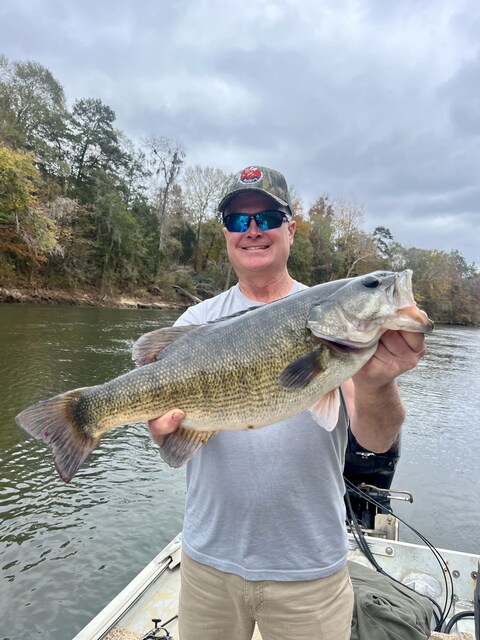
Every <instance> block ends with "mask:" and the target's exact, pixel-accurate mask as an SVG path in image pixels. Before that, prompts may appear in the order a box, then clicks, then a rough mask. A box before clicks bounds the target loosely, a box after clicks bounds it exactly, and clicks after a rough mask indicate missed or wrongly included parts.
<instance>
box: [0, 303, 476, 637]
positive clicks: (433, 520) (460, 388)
mask: <svg viewBox="0 0 480 640" xmlns="http://www.w3.org/2000/svg"><path fill="white" fill-rule="evenodd" d="M0 315H1V321H2V332H1V333H0V349H1V351H2V353H3V354H4V366H3V367H2V369H1V370H0V384H1V388H2V395H1V396H0V409H1V411H0V520H1V523H2V524H1V533H0V566H1V567H2V575H3V578H4V579H3V580H2V582H1V583H0V599H1V602H2V608H3V614H2V620H1V623H0V628H1V631H2V634H1V637H3V638H11V639H12V640H13V639H15V640H17V638H19V637H22V635H24V633H25V631H26V629H27V628H28V630H29V633H30V634H31V635H33V636H35V635H39V636H40V635H42V636H47V637H48V638H50V639H51V640H65V639H66V638H71V637H73V635H75V633H76V632H77V631H78V630H79V629H80V628H81V627H82V626H83V625H84V624H86V623H87V622H88V620H89V619H90V618H91V617H92V616H93V615H94V614H95V613H96V612H98V611H99V610H100V609H101V608H102V607H103V606H104V605H105V604H106V603H107V602H108V601H109V600H110V599H111V598H112V597H113V596H114V595H116V593H118V591H119V590H120V589H121V588H122V587H123V586H124V585H125V584H126V583H127V582H128V581H129V580H130V579H131V578H132V577H133V576H134V575H135V574H136V573H137V572H138V571H139V570H140V569H141V568H142V567H143V566H144V565H145V564H146V563H147V562H148V561H149V560H151V558H152V557H153V556H154V555H155V554H156V553H157V552H158V551H159V550H160V549H161V547H162V546H164V545H165V544H166V543H167V542H168V541H169V540H170V539H171V538H173V536H174V535H176V533H177V532H178V531H179V530H180V528H181V523H182V514H183V501H184V470H183V469H177V470H173V469H170V468H169V467H167V466H166V465H165V464H163V463H162V462H161V461H160V459H159V455H158V451H157V447H156V446H155V445H154V444H153V443H152V440H151V438H150V436H149V435H148V432H147V430H146V427H145V426H144V425H131V426H130V427H128V428H125V429H121V430H118V431H116V432H112V433H110V434H108V435H107V436H106V437H105V438H104V440H103V441H102V442H101V444H100V446H99V447H98V448H97V449H96V450H95V451H94V452H93V453H92V455H91V456H90V459H89V461H87V463H86V464H85V465H84V466H83V467H82V469H81V470H80V472H79V473H78V474H77V476H76V477H75V478H74V480H73V481H72V483H70V484H68V485H65V484H64V483H63V482H62V481H61V480H60V479H59V478H58V476H57V474H56V473H55V471H54V467H53V461H52V456H51V452H50V449H48V448H46V447H45V446H44V445H42V444H41V443H39V442H36V441H34V440H32V439H30V438H28V437H26V436H25V434H23V432H22V431H21V430H20V429H18V428H17V427H16V425H15V424H14V417H15V415H16V414H17V413H18V412H19V411H20V410H21V409H23V408H25V407H26V406H28V405H30V404H31V403H32V402H34V401H35V400H39V399H43V398H46V397H49V396H51V395H54V394H57V393H59V392H62V391H65V390H67V389H72V388H75V387H81V386H85V385H89V384H94V383H99V382H103V381H104V380H106V379H109V378H112V377H114V376H116V375H119V374H120V373H123V372H125V371H127V370H128V369H130V368H132V362H131V355H130V354H131V347H132V344H133V342H134V340H135V339H136V338H137V337H138V336H139V335H141V334H142V333H145V332H147V331H151V330H152V329H155V328H157V327H158V326H166V325H169V324H172V322H173V321H174V320H175V318H176V315H177V314H175V313H171V312H159V311H148V310H138V311H137V310H135V311H130V310H107V309H89V308H86V309H85V308H83V309H82V308H71V307H68V308H59V307H40V306H32V307H26V306H22V307H20V306H18V307H15V306H8V305H6V306H3V307H1V306H0ZM428 345H429V350H428V354H427V356H426V357H425V359H424V361H423V362H422V363H421V365H420V366H419V367H418V369H417V370H415V371H413V372H410V373H409V374H407V375H405V376H403V377H402V380H401V385H402V391H403V395H404V397H405V399H406V403H407V406H408V411H409V415H408V419H407V422H406V425H405V429H404V437H403V444H402V457H401V460H400V463H399V466H398V472H397V476H396V478H395V486H396V487H398V488H405V489H409V490H411V491H413V493H414V495H415V501H414V504H413V505H399V507H398V511H399V512H401V514H402V515H403V516H404V517H405V518H406V519H407V520H409V521H411V522H412V524H413V525H414V526H415V527H416V528H417V529H419V530H420V531H422V533H425V534H426V535H427V537H430V538H431V539H432V541H434V542H435V543H436V544H438V545H439V546H443V547H453V548H456V549H460V550H475V551H477V552H478V551H479V549H478V541H477V531H478V529H479V527H480V513H479V512H480V507H478V506H477V502H478V501H477V490H476V489H477V488H476V474H477V468H478V452H479V451H480V429H479V428H478V426H479V425H478V416H479V415H480V406H479V398H480V393H479V391H480V389H479V380H480V357H479V356H480V331H479V330H478V329H477V330H468V329H456V328H447V327H440V328H437V329H436V330H435V332H434V333H433V334H432V335H431V336H429V338H428ZM452 521H453V522H455V523H457V524H456V526H455V527H453V528H452V527H451V525H450V523H451V522H452ZM458 523H461V526H458Z"/></svg>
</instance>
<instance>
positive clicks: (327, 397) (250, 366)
mask: <svg viewBox="0 0 480 640" xmlns="http://www.w3.org/2000/svg"><path fill="white" fill-rule="evenodd" d="M411 275H412V272H411V271H409V270H406V271H403V272H402V273H392V272H375V273H371V274H369V275H365V276H360V277H357V278H348V279H345V280H337V281H334V282H328V283H325V284H320V285H317V286H315V287H311V288H310V289H306V290H304V291H301V292H299V293H295V294H293V295H291V296H289V297H287V298H283V299H282V300H278V301H277V302H272V303H270V304H267V305H264V306H261V307H258V308H255V309H252V310H249V311H247V312H245V313H243V314H239V315H237V316H232V317H230V318H225V319H223V320H220V321H218V322H213V323H209V324H206V325H201V326H187V327H173V328H166V329H159V330H157V331H152V332H151V333H148V334H146V335H144V336H142V337H141V338H140V339H139V340H138V341H137V342H136V343H135V345H134V348H133V358H134V360H135V361H136V362H137V364H138V365H139V368H137V369H134V370H132V371H130V372H129V373H126V374H125V375H122V376H120V377H118V378H115V379H114V380H111V381H109V382H106V383H104V384H100V385H97V386H93V387H85V388H82V389H75V390H73V391H68V392H66V393H63V394H61V395H58V396H55V397H54V398H51V399H50V400H45V401H42V402H39V403H38V404H35V405H33V406H31V407H29V408H28V409H25V410H24V411H22V413H20V414H19V415H18V416H17V418H16V420H17V423H18V424H19V426H20V427H22V428H23V429H25V431H27V432H28V433H29V434H30V435H32V436H33V437H34V438H37V439H38V440H44V441H45V442H47V443H48V444H50V445H51V446H52V448H53V451H54V457H55V466H56V468H57V471H58V473H59V475H60V476H61V477H62V479H63V480H64V481H65V482H69V481H70V480H71V479H72V477H73V476H74V475H75V473H76V472H77V470H78V468H79V467H80V466H81V464H82V463H83V462H84V460H85V458H86V457H87V456H88V455H89V453H90V452H91V451H92V450H93V449H94V448H95V447H96V446H97V444H98V443H99V441H100V439H101V437H102V436H103V435H104V434H105V433H107V432H108V431H110V430H111V429H114V428H116V427H121V426H124V425H126V424H130V423H132V422H142V421H147V420H149V419H151V418H154V417H155V416H160V415H162V414H163V413H165V412H166V411H169V410H170V409H173V408H176V407H177V408H181V409H183V410H184V411H185V413H186V418H185V420H184V422H183V423H182V426H181V427H180V428H179V429H177V431H175V432H174V433H172V434H170V435H168V436H166V437H165V438H164V441H163V444H162V446H161V447H160V452H161V455H162V457H163V458H164V460H165V461H166V462H167V463H168V464H170V465H171V466H174V467H178V466H181V465H182V464H184V463H185V462H186V461H187V460H188V459H189V458H191V456H192V455H193V454H194V453H195V452H196V451H197V450H198V448H199V447H201V446H202V445H203V444H204V443H205V442H207V440H208V439H209V438H211V437H212V436H214V435H215V434H216V433H217V432H218V431H220V430H228V429H255V428H258V427H263V426H265V425H268V424H272V423H274V422H278V421H280V420H283V419H285V418H287V417H289V416H292V415H294V414H296V413H299V412H301V411H304V410H305V409H310V410H311V412H312V414H313V416H314V418H315V419H316V420H317V422H318V423H319V424H320V425H322V426H323V427H325V428H327V429H332V428H333V427H334V426H335V424H336V422H337V419H338V409H339V393H338V387H339V386H340V385H341V384H342V383H343V382H345V380H347V379H348V378H350V377H352V376H353V375H354V374H355V373H356V372H357V371H358V370H359V369H360V368H361V367H362V366H363V365H364V364H365V363H366V362H367V360H369V359H370V358H371V356H372V355H373V353H374V352H375V349H376V347H377V343H378V341H379V339H380V337H381V335H382V334H383V333H384V332H385V331H386V330H388V329H403V330H407V331H417V332H422V333H425V332H428V331H431V330H432V328H433V322H431V320H429V319H428V317H427V315H426V314H425V312H423V311H421V310H420V309H418V307H417V306H416V304H415V300H414V298H413V293H412V283H411Z"/></svg>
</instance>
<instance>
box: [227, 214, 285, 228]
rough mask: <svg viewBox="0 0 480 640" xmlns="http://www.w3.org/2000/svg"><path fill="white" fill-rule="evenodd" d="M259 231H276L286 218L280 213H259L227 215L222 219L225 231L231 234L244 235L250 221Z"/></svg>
mask: <svg viewBox="0 0 480 640" xmlns="http://www.w3.org/2000/svg"><path fill="white" fill-rule="evenodd" d="M253 218H255V222H256V224H257V227H258V228H259V229H260V231H270V229H278V227H281V226H282V223H283V221H284V220H288V217H287V215H286V214H285V213H283V212H282V211H260V213H252V214H250V213H229V214H228V215H227V216H225V218H224V219H223V224H224V225H225V227H226V228H227V231H230V232H233V233H245V231H246V230H247V229H248V227H249V226H250V223H251V221H252V219H253Z"/></svg>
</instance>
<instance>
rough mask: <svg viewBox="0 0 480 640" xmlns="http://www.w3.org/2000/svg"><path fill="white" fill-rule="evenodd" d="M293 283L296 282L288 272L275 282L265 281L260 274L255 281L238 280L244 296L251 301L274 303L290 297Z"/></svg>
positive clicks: (278, 277)
mask: <svg viewBox="0 0 480 640" xmlns="http://www.w3.org/2000/svg"><path fill="white" fill-rule="evenodd" d="M293 283H294V280H293V278H291V277H290V274H289V273H288V272H285V273H284V274H281V275H279V276H277V277H276V278H275V279H273V280H271V279H268V281H263V280H262V278H260V277H259V275H258V274H256V276H255V278H254V279H248V278H239V280H238V286H239V288H240V291H241V292H242V294H243V295H244V296H245V297H246V298H249V300H255V301H256V302H273V301H274V300H280V299H281V298H284V297H285V296H288V294H289V293H290V291H291V289H292V286H293Z"/></svg>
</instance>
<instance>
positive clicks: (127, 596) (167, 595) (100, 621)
mask: <svg viewBox="0 0 480 640" xmlns="http://www.w3.org/2000/svg"><path fill="white" fill-rule="evenodd" d="M349 539H350V549H349V559H350V560H354V561H357V562H361V563H362V564H364V563H365V562H366V559H365V557H364V556H363V554H362V553H361V552H360V550H359V549H358V548H357V546H356V543H355V541H354V540H353V539H352V538H351V536H349ZM368 545H369V547H370V550H371V551H372V553H374V555H375V557H376V558H377V561H378V562H380V564H382V565H383V567H384V569H385V570H387V572H389V573H391V574H392V575H394V574H396V577H397V578H398V579H403V578H405V577H407V578H408V577H410V578H412V577H413V578H416V579H418V575H419V574H418V572H419V571H421V572H422V571H423V572H424V573H423V574H420V577H421V576H422V575H426V576H427V577H430V579H432V580H434V581H433V583H430V586H432V585H433V586H434V587H436V588H438V589H442V588H443V587H442V584H441V580H440V578H441V576H443V572H442V569H441V568H440V567H437V568H436V569H435V571H436V572H437V573H438V574H439V575H437V578H438V580H437V578H436V577H435V575H436V574H435V571H434V570H433V569H432V566H431V565H430V563H429V562H427V559H428V557H429V556H428V555H425V554H426V553H427V552H428V550H427V549H426V548H425V547H421V546H419V545H412V544H409V543H403V542H398V541H392V540H385V539H384V540H381V539H375V538H371V539H368ZM439 551H440V552H441V553H442V556H443V557H444V558H445V559H446V562H448V566H449V568H450V571H451V572H452V573H453V576H454V578H453V580H454V598H455V606H454V610H453V611H452V612H451V615H453V614H454V613H457V612H459V611H462V610H471V609H472V608H473V602H472V600H471V598H472V594H473V590H474V588H475V584H476V578H477V568H478V563H479V561H480V556H475V555H471V554H465V553H460V552H454V551H448V550H439ZM428 553H430V552H428ZM180 556H181V534H179V535H178V536H177V537H176V538H174V539H173V540H172V541H171V542H170V543H169V544H168V545H167V546H166V547H165V549H163V550H162V551H161V552H160V553H159V554H158V556H157V557H156V558H154V559H153V560H152V561H151V562H150V563H149V564H148V565H147V566H146V567H145V568H144V569H143V571H141V572H140V573H139V574H138V575H137V576H136V577H135V578H134V579H133V580H132V582H131V583H130V584H129V585H127V587H125V589H124V590H123V591H122V592H121V593H120V594H118V596H116V598H114V599H113V600H112V601H111V602H110V603H109V604H108V605H107V606H106V607H105V608H104V609H103V610H102V611H101V612H100V613H99V614H98V615H97V616H96V617H95V618H94V619H93V620H92V621H91V622H90V623H89V624H88V625H87V626H86V627H85V628H84V629H83V630H82V631H80V632H79V633H78V634H77V635H76V636H75V638H74V639H73V640H141V638H143V637H144V636H145V634H146V633H147V632H148V631H149V630H150V629H152V627H153V626H154V625H153V622H152V619H153V618H155V617H158V616H161V617H162V620H163V621H164V624H165V625H166V626H167V628H168V631H169V633H170V634H171V635H172V636H173V637H174V638H177V637H178V621H177V619H176V614H177V612H178V592H179V588H180V559H181V557H180ZM412 571H413V573H412ZM460 578H461V579H460ZM442 593H443V592H441V593H440V592H439V594H437V593H436V594H435V597H437V596H438V597H439V602H442V601H443V597H442ZM160 604H161V607H160V606H159V605H160ZM460 625H461V626H460V629H458V627H457V629H455V631H456V633H455V634H453V635H446V634H440V633H433V634H432V635H431V637H430V638H431V640H447V639H448V640H450V639H451V640H475V639H474V634H473V628H472V626H471V622H468V621H467V620H465V621H464V620H462V621H460ZM462 627H464V628H462ZM159 632H160V629H159ZM158 637H162V636H160V635H159V636H158ZM253 640H261V635H260V633H259V632H258V629H256V631H255V635H254V636H253ZM332 640H333V639H332Z"/></svg>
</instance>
